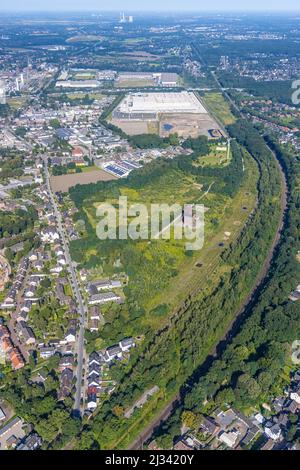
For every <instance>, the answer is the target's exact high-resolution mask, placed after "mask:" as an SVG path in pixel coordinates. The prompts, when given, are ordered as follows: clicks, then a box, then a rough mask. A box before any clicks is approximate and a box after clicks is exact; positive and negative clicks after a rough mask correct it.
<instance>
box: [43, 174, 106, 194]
mask: <svg viewBox="0 0 300 470" xmlns="http://www.w3.org/2000/svg"><path fill="white" fill-rule="evenodd" d="M113 179H115V177H114V176H113V175H111V174H109V173H106V171H103V170H99V169H97V170H92V171H83V172H82V173H74V174H69V175H59V176H52V177H51V186H52V188H53V191H54V192H57V191H62V192H63V193H65V192H67V191H68V190H69V189H70V188H72V187H73V186H76V185H77V184H89V183H96V182H97V181H109V180H113Z"/></svg>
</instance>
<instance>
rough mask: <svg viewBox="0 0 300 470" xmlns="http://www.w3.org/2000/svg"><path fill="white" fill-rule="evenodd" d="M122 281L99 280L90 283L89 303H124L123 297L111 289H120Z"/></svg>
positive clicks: (88, 288) (88, 290) (88, 289)
mask: <svg viewBox="0 0 300 470" xmlns="http://www.w3.org/2000/svg"><path fill="white" fill-rule="evenodd" d="M121 287H122V283H121V282H120V281H118V280H109V279H107V280H99V281H93V282H90V283H88V285H87V292H88V295H89V299H88V303H89V305H101V304H105V303H108V302H116V303H122V302H123V299H122V297H121V296H120V295H119V294H116V293H115V292H113V291H112V290H111V289H112V288H115V289H119V288H121Z"/></svg>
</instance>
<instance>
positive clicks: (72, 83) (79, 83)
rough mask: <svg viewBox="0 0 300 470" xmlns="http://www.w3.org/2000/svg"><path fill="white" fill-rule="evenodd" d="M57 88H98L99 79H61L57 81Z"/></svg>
mask: <svg viewBox="0 0 300 470" xmlns="http://www.w3.org/2000/svg"><path fill="white" fill-rule="evenodd" d="M55 86H56V87H57V88H98V87H99V86H100V83H99V82H98V80H64V81H63V80H61V81H58V82H56V85H55Z"/></svg>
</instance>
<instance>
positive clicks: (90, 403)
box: [86, 338, 135, 412]
mask: <svg viewBox="0 0 300 470" xmlns="http://www.w3.org/2000/svg"><path fill="white" fill-rule="evenodd" d="M134 347H135V341H134V339H133V338H125V339H123V340H122V341H120V342H119V343H118V344H117V345H114V346H111V347H109V348H107V349H106V350H105V351H101V352H93V353H91V354H90V355H89V361H88V369H87V373H86V376H87V400H86V401H87V410H88V412H93V411H95V409H96V408H97V406H98V401H99V396H100V395H101V393H103V391H104V388H103V384H104V383H105V382H107V381H105V380H104V377H103V375H104V368H105V365H110V364H112V363H113V362H114V361H117V360H121V359H122V358H123V357H124V355H125V354H127V355H128V353H129V351H130V349H131V348H134ZM108 382H110V383H112V382H111V381H108ZM113 389H114V386H113V387H112V388H109V387H105V390H106V392H108V393H111V392H112V391H113Z"/></svg>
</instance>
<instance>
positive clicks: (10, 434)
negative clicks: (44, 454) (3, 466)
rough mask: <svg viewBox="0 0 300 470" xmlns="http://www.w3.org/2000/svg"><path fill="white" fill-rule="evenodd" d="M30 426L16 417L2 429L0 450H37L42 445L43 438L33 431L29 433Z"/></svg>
mask: <svg viewBox="0 0 300 470" xmlns="http://www.w3.org/2000/svg"><path fill="white" fill-rule="evenodd" d="M26 428H28V425H27V424H26V423H25V421H23V420H22V419H21V418H19V417H18V416H16V417H15V418H13V419H12V420H11V421H9V422H8V423H7V424H5V426H3V427H2V428H1V429H0V450H8V449H15V450H25V451H29V450H30V451H32V450H37V449H39V448H40V447H41V445H42V439H41V437H40V436H39V435H38V434H37V433H36V432H34V431H33V430H32V429H31V430H30V432H29V433H28V430H27V431H26Z"/></svg>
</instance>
